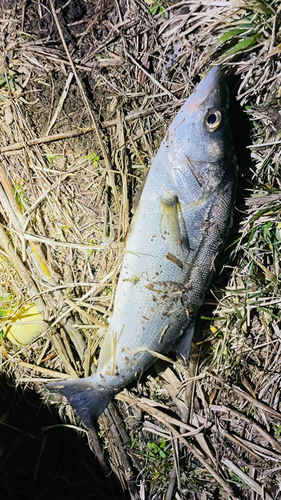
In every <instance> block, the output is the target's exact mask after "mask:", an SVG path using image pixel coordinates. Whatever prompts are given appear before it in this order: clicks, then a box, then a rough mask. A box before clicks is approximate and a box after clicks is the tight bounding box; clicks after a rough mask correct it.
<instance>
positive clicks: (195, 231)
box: [47, 67, 237, 428]
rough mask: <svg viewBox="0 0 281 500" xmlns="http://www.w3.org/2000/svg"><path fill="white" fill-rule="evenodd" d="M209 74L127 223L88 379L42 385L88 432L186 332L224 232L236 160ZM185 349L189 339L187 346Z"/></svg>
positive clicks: (173, 129) (223, 90)
mask: <svg viewBox="0 0 281 500" xmlns="http://www.w3.org/2000/svg"><path fill="white" fill-rule="evenodd" d="M228 106H229V100H228V90H227V86H226V84H225V82H224V79H223V76H222V75H221V72H220V69H219V68H218V67H215V68H213V69H212V70H211V71H210V72H209V74H208V75H207V76H206V77H205V78H204V79H203V80H202V81H201V82H200V83H199V85H198V86H197V88H196V90H195V92H194V93H193V94H192V95H191V96H190V97H189V98H188V99H187V101H186V102H185V104H184V105H183V106H182V108H181V110H180V111H179V113H178V114H177V115H176V117H175V119H174V120H173V122H172V124H171V125H170V127H169V129H168V131H167V133H166V136H165V138H164V140H163V142H162V144H161V146H160V148H159V151H158V153H157V155H156V157H155V158H154V160H153V162H152V165H151V168H150V171H149V174H148V176H147V180H146V183H145V187H144V189H143V192H142V195H141V198H140V201H139V205H138V208H137V210H136V213H135V215H134V217H133V219H132V223H131V228H130V232H129V236H128V239H127V244H126V249H125V254H124V258H123V264H122V269H121V273H120V277H119V281H118V286H117V290H116V297H115V302H114V311H113V315H112V318H111V321H110V325H109V327H108V331H107V333H106V337H105V339H104V342H103V345H102V348H101V353H100V358H99V364H98V368H97V373H95V374H94V375H93V376H92V377H87V378H84V379H79V380H71V381H66V382H55V383H51V384H48V385H47V388H48V389H49V390H51V391H59V392H60V393H61V394H63V395H64V396H66V397H67V399H68V400H69V402H70V404H71V405H72V406H73V407H74V408H75V409H76V411H77V412H78V414H79V415H80V417H81V418H82V419H83V421H84V422H85V424H86V426H88V427H89V428H91V427H92V426H93V425H94V422H95V420H96V419H97V418H98V416H99V415H100V414H101V413H102V412H103V411H104V409H105V408H106V407H107V405H108V403H109V402H110V400H111V399H112V398H113V397H114V395H115V394H116V393H117V392H119V391H120V390H121V389H122V388H123V387H125V386H126V385H127V384H128V383H129V382H131V381H132V380H134V379H136V378H138V377H139V376H140V375H141V374H142V373H143V372H144V371H145V370H147V368H148V367H149V366H150V365H151V364H152V363H153V362H154V361H155V355H153V353H152V352H151V351H154V352H157V353H162V354H163V353H167V352H169V351H170V350H172V349H173V348H175V346H176V345H177V344H178V342H179V341H180V339H181V338H182V336H183V335H184V334H186V332H187V335H188V334H189V336H190V337H191V336H192V324H193V322H194V320H195V317H196V315H197V312H198V309H199V308H200V306H201V305H202V303H203V300H204V296H205V293H206V291H207V290H208V288H209V286H210V282H211V279H212V275H213V271H214V266H215V261H216V258H217V256H218V254H219V252H220V251H221V249H222V248H223V246H224V244H225V241H226V237H227V234H228V232H229V228H230V227H231V224H232V215H233V208H234V203H235V191H236V177H237V168H236V159H235V156H234V152H233V146H232V138H231V132H230V127H229V121H228ZM189 340H191V339H189Z"/></svg>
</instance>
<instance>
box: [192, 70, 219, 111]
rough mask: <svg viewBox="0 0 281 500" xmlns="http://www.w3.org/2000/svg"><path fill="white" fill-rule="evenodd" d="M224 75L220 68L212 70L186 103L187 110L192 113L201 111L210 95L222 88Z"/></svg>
mask: <svg viewBox="0 0 281 500" xmlns="http://www.w3.org/2000/svg"><path fill="white" fill-rule="evenodd" d="M222 81H223V75H222V71H221V68H220V66H215V67H214V68H212V69H211V70H210V71H209V73H208V74H207V76H205V78H203V79H202V80H201V82H200V83H199V84H198V85H197V87H196V89H195V92H194V93H193V94H192V95H191V96H190V98H189V99H188V100H187V101H186V104H185V110H186V111H188V112H191V113H196V112H197V111H199V109H200V108H201V106H202V105H203V104H204V102H205V101H206V99H207V98H208V97H209V95H210V94H211V93H212V92H213V91H215V90H217V91H218V92H219V91H220V89H221V87H222Z"/></svg>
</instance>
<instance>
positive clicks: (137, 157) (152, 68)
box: [0, 0, 281, 500]
mask: <svg viewBox="0 0 281 500" xmlns="http://www.w3.org/2000/svg"><path fill="white" fill-rule="evenodd" d="M0 5H1V10H0V12H1V24H0V37H1V57H2V59H1V61H0V113H1V138H0V154H1V164H0V180H1V185H0V202H1V209H2V210H1V225H0V244H1V250H0V262H1V316H2V318H1V319H2V342H1V350H0V355H1V372H2V373H3V375H5V376H6V377H9V378H10V380H12V381H13V382H14V383H15V384H17V385H19V384H20V385H22V386H25V385H26V384H29V386H30V387H32V388H34V389H35V390H36V391H38V392H39V393H41V395H42V398H43V399H44V402H45V404H46V405H51V404H52V403H53V396H52V399H51V396H50V395H49V394H46V391H44V382H46V381H49V380H52V379H56V378H61V379H66V378H73V377H84V376H88V375H89V374H91V372H92V365H93V364H94V365H95V364H96V362H97V359H98V353H99V346H100V343H101V342H102V338H103V336H104V333H105V330H106V325H107V320H108V318H109V317H110V315H111V311H112V306H113V302H114V290H115V286H116V282H117V279H118V272H119V268H120V262H121V258H122V251H123V244H124V238H125V235H126V232H127V229H128V225H129V222H130V219H131V215H132V212H131V210H132V205H133V198H134V195H135V193H136V191H137V190H138V187H139V185H140V184H141V179H142V178H143V177H144V175H145V173H146V171H147V170H148V168H149V164H150V162H151V159H152V157H153V155H154V154H155V152H156V151H157V149H158V147H159V145H160V142H161V140H162V138H163V135H164V132H165V130H166V128H167V124H168V123H169V122H170V120H171V119H172V117H173V116H174V115H175V114H176V112H177V110H178V109H179V106H180V104H181V103H182V102H183V101H184V100H185V99H186V98H187V96H188V95H189V94H190V92H191V91H192V90H193V88H194V86H195V85H196V83H197V82H198V80H199V76H202V74H203V73H204V72H205V70H207V68H208V67H209V66H210V65H214V64H217V63H220V64H222V65H223V67H224V69H225V72H226V73H228V74H230V75H231V79H230V83H231V82H234V84H232V94H233V99H236V100H237V101H238V102H239V103H240V105H241V106H242V108H243V112H244V118H243V117H242V118H241V119H242V125H241V122H240V121H239V120H240V115H239V113H238V115H237V116H236V115H235V116H233V123H234V126H235V127H234V128H235V129H236V131H237V129H239V128H240V129H241V128H243V126H245V130H242V132H241V134H240V135H239V134H237V133H236V132H235V131H234V132H235V136H236V135H237V137H236V148H237V155H238V159H239V167H240V181H239V193H238V200H237V210H236V216H235V225H234V229H233V232H232V234H231V237H230V241H229V248H228V250H227V251H226V252H225V254H224V255H223V256H222V269H221V270H220V272H219V273H218V275H217V277H216V279H215V282H214V284H213V287H212V291H211V293H210V295H209V296H208V298H207V300H206V306H205V307H204V308H203V310H202V311H201V313H202V322H201V325H200V328H198V330H200V332H198V333H197V336H196V339H195V340H196V342H195V343H196V346H194V352H193V355H192V357H191V359H190V366H189V369H186V368H185V367H184V366H182V365H181V364H180V363H177V362H175V361H173V360H171V362H169V361H168V360H165V361H161V363H160V362H157V364H156V370H157V372H158V374H156V372H155V369H153V370H151V371H150V373H149V374H148V376H147V377H146V378H144V379H143V380H142V381H141V384H138V385H136V386H135V387H133V388H132V389H131V390H130V392H128V391H127V390H125V391H123V392H122V393H121V394H119V395H118V396H117V398H116V401H115V403H114V404H112V405H111V406H110V408H109V409H108V410H107V411H106V412H105V414H104V415H103V416H102V417H100V421H99V423H100V443H101V446H102V447H104V449H105V459H104V458H103V453H102V450H101V448H99V446H100V445H99V442H98V440H97V438H96V436H95V435H94V434H93V433H90V435H89V444H90V446H91V447H92V448H93V449H94V450H95V452H96V453H97V455H98V457H99V460H100V463H101V465H102V467H103V469H104V471H105V473H106V474H107V473H108V472H109V471H110V469H112V471H113V472H114V474H115V475H116V476H117V477H118V478H119V481H120V483H121V484H122V486H123V487H124V489H125V490H126V489H128V490H129V493H130V496H131V498H134V499H137V498H140V499H141V500H143V499H151V500H152V499H155V500H156V499H162V498H165V499H166V500H170V499H176V500H180V499H184V498H190V499H204V500H205V499H207V498H222V499H223V498H224V499H226V498H230V499H234V498H241V499H249V500H258V498H262V499H268V500H269V499H277V498H279V496H280V491H281V474H280V471H281V441H280V435H281V423H280V417H281V406H280V405H281V403H280V365H281V356H280V353H281V344H280V341H281V330H280V283H279V279H280V269H279V261H280V242H281V222H280V214H281V202H280V192H281V185H280V167H279V163H280V151H281V150H280V144H281V140H280V123H281V122H280V120H281V118H280V99H281V91H280V88H281V87H280V85H281V63H280V60H279V59H280V50H281V49H280V47H281V9H280V6H279V2H278V1H277V0H275V1H274V0H273V1H271V2H265V1H263V0H250V1H246V0H239V1H236V0H228V1H223V0H217V1H215V0H213V1H212V0H209V1H204V0H201V1H200V2H199V0H198V1H197V0H186V1H181V2H174V1H168V0H167V1H166V0H156V1H153V0H145V1H142V0H115V1H106V0H97V1H95V2H94V1H93V2H85V1H83V0H79V1H75V2H74V1H72V0H70V1H67V2H66V1H58V0H57V1H56V2H55V1H54V0H41V1H38V2H26V1H22V2H13V1H12V0H11V1H8V0H6V1H5V0H2V1H1V2H0ZM234 75H236V76H238V80H236V79H235V76H234ZM246 115H247V117H248V122H249V123H247V120H245V116H246ZM243 120H244V121H243ZM248 129H250V135H249V137H246V140H245V137H244V136H245V135H247V130H248ZM247 141H248V142H247ZM237 142H238V143H237ZM247 144H248V145H247ZM245 145H247V147H246V146H245ZM25 303H35V304H36V305H37V306H38V309H39V311H40V313H41V315H42V321H41V322H40V325H41V327H42V328H43V329H42V330H41V332H42V333H41V334H40V335H39V336H38V337H37V338H35V340H33V341H32V342H30V341H28V332H27V342H21V345H20V344H15V343H13V342H11V341H10V340H9V339H8V338H7V330H6V329H5V328H6V327H7V325H9V324H10V322H11V321H12V319H13V317H17V314H18V310H19V308H20V307H21V306H22V305H23V304H25ZM25 344H27V345H25ZM187 399H190V404H189V408H188V407H187V405H186V401H187ZM55 403H56V404H59V411H60V414H61V416H62V418H63V420H64V421H65V422H69V420H70V421H71V422H72V423H77V418H76V416H75V415H74V414H73V412H72V410H71V408H70V407H69V406H68V405H66V404H65V403H61V402H58V401H55ZM7 415H8V413H7V414H6V418H7ZM3 418H4V417H3ZM2 420H3V419H2Z"/></svg>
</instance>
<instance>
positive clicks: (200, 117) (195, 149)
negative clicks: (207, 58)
mask: <svg viewBox="0 0 281 500" xmlns="http://www.w3.org/2000/svg"><path fill="white" fill-rule="evenodd" d="M228 108H229V95H228V87H227V85H226V82H225V80H224V77H223V75H222V73H221V70H220V68H219V67H215V68H213V69H212V70H211V71H210V72H209V73H208V75H207V76H206V77H205V78H203V80H202V81H201V82H200V83H199V85H198V86H197V88H196V90H195V92H194V93H193V94H192V95H191V96H190V97H189V98H188V99H187V101H186V102H185V104H184V105H183V106H182V108H181V110H180V112H179V113H178V115H177V116H176V117H175V119H174V120H173V122H172V124H171V125H170V127H169V130H168V133H167V135H166V138H165V141H166V147H167V149H168V158H169V161H168V162H166V169H167V174H168V175H169V176H170V180H171V182H172V187H173V191H174V190H175V191H176V192H177V195H178V198H179V200H180V201H181V202H182V203H183V204H190V203H198V201H200V199H202V198H204V197H206V196H208V194H209V193H212V192H214V191H215V190H216V189H217V187H218V185H219V184H220V183H221V181H222V179H223V178H225V177H227V176H228V175H230V177H232V176H233V171H231V168H230V164H232V165H233V157H234V153H233V146H232V137H231V130H230V124H229V118H228ZM232 170H233V169H232Z"/></svg>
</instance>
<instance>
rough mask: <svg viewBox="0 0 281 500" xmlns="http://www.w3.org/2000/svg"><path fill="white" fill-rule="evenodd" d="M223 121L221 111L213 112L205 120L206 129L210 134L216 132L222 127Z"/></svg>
mask: <svg viewBox="0 0 281 500" xmlns="http://www.w3.org/2000/svg"><path fill="white" fill-rule="evenodd" d="M221 120H222V116H221V112H220V111H218V110H217V111H211V112H210V113H209V114H208V115H207V116H206V118H205V127H206V129H207V130H208V131H209V132H214V131H215V130H217V128H218V127H219V126H220V124H221Z"/></svg>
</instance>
